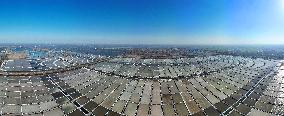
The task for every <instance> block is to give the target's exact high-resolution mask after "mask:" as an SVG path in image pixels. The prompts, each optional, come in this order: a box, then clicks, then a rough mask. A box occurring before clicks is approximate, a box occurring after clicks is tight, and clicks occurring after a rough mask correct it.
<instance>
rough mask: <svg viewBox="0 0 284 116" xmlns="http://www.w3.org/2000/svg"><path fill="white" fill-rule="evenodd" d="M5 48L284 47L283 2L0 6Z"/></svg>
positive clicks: (29, 0)
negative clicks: (32, 45) (69, 45)
mask: <svg viewBox="0 0 284 116" xmlns="http://www.w3.org/2000/svg"><path fill="white" fill-rule="evenodd" d="M0 40H1V42H2V43H14V42H18V43H93V42H95V43H103V44H112V43H117V44H284V2H283V0H0Z"/></svg>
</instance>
